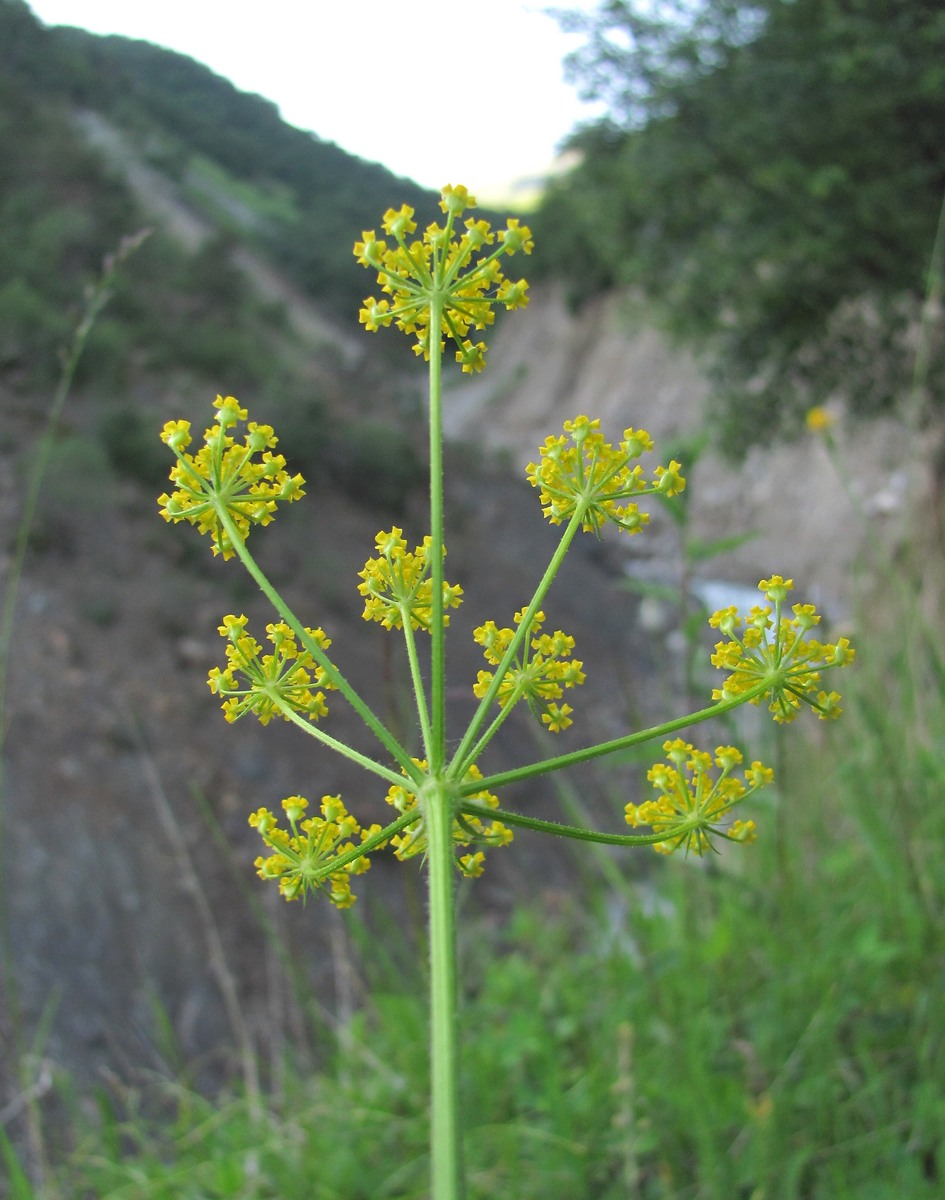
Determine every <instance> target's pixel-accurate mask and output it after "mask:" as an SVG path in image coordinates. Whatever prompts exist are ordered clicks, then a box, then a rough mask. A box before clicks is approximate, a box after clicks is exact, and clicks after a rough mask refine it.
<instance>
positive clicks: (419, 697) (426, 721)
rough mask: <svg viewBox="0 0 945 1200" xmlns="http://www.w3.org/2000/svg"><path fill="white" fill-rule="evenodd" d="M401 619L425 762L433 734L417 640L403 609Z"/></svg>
mask: <svg viewBox="0 0 945 1200" xmlns="http://www.w3.org/2000/svg"><path fill="white" fill-rule="evenodd" d="M401 617H402V618H403V630H404V642H405V643H406V646H407V661H408V662H409V664H410V679H411V681H412V683H413V694H414V698H415V701H416V705H417V719H418V720H419V722H420V733H421V735H422V737H423V750H424V753H425V755H426V758H427V761H428V762H429V761H430V758H431V756H432V753H433V733H432V730H431V727H430V712H429V709H428V708H427V697H426V692H425V690H424V687H423V677H422V675H421V674H420V662H419V660H418V658H417V639H416V638H415V637H414V636H413V627H412V626H411V624H410V612H409V610H408V609H406V608H405V609H404V610H403V611H402V612H401Z"/></svg>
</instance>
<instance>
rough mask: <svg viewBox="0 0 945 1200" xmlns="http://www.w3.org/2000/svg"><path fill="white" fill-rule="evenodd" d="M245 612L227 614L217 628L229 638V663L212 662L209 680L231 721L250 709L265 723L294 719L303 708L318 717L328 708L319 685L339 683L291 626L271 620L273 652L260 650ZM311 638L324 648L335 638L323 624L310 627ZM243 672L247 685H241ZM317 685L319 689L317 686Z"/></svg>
mask: <svg viewBox="0 0 945 1200" xmlns="http://www.w3.org/2000/svg"><path fill="white" fill-rule="evenodd" d="M247 621H248V618H247V617H246V616H240V617H234V616H228V617H224V618H223V624H222V625H221V626H220V627H219V629H220V635H221V637H225V638H227V639H228V640H229V645H228V646H227V648H226V663H227V665H226V668H225V669H224V670H222V671H221V670H220V668H219V667H214V668H213V670H212V671H211V672H210V675H209V678H208V680H207V682H208V683H209V685H210V690H211V691H213V692H215V693H216V695H218V696H222V697H223V713H224V716H225V717H226V719H227V720H228V721H231V722H232V721H237V720H239V718H240V717H242V716H245V715H246V713H248V712H251V713H255V714H256V716H257V717H258V718H259V723H260V724H261V725H268V723H269V722H270V721H271V720H272V718H273V717H282V719H283V720H284V721H289V720H291V719H292V718H291V716H290V715H289V712H287V711H286V710H291V711H292V712H297V713H300V714H301V715H302V716H303V717H306V718H307V719H308V720H310V721H318V720H319V719H320V718H321V717H324V716H326V715H327V713H328V705H327V704H326V703H325V693H324V691H322V690H321V689H323V688H333V687H334V686H335V685H334V684H333V683H331V682H330V681H329V680H328V678H327V677H326V674H325V671H324V669H323V668H322V667H320V666H319V665H318V664H317V663H316V662H315V660H314V658H313V657H312V655H311V654H310V653H309V652H308V651H307V650H304V649H300V648H299V646H298V644H297V642H296V639H295V634H294V633H293V632H292V630H291V629H290V628H289V627H288V625H285V624H283V623H282V622H279V623H278V624H273V625H267V626H266V633H267V635H268V638H269V641H270V642H271V643H272V647H273V652H272V654H262V647H261V646H260V644H259V642H257V641H256V639H255V638H254V637H252V636H251V635H250V634H248V633H247V632H246V625H247ZM305 632H306V633H307V634H308V635H309V637H310V638H311V639H312V640H313V641H314V642H316V643H317V644H318V645H319V646H320V647H321V649H322V650H327V649H328V647H329V646H330V645H331V639H330V638H328V637H326V636H325V632H324V630H322V629H307V630H306V631H305ZM240 675H242V676H243V678H244V679H245V680H246V682H247V684H248V686H247V687H243V688H241V687H240V684H239V681H238V678H237V677H238V676H240ZM313 689H315V690H313Z"/></svg>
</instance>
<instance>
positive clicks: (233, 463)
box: [158, 396, 305, 559]
mask: <svg viewBox="0 0 945 1200" xmlns="http://www.w3.org/2000/svg"><path fill="white" fill-rule="evenodd" d="M215 408H216V424H215V425H213V426H211V427H210V428H209V429H207V430H205V431H204V444H203V445H202V446H201V447H200V449H199V450H198V451H197V453H196V454H193V455H191V454H188V453H187V452H186V451H187V447H188V446H189V445H190V443H191V440H192V439H191V436H190V422H189V421H168V422H167V424H166V425H165V426H164V429H163V432H162V433H161V440H162V441H163V442H164V443H165V444H166V445H167V446H169V447H170V448H171V450H173V451H174V454H175V455H176V456H177V462H176V463H175V464H174V466H173V467H172V468H171V475H170V478H171V482H172V483H173V484H174V485H175V487H176V490H175V491H173V492H172V493H171V494H170V495H168V494H167V493H166V492H165V493H164V494H163V495H162V496H159V497H158V504H159V505H160V506H161V516H162V517H163V518H164V520H165V521H188V522H189V523H190V524H191V525H195V526H196V527H197V528H198V529H199V530H200V532H201V533H208V534H210V537H211V539H212V540H213V553H214V554H222V555H223V557H224V558H225V559H226V558H232V557H233V555H234V554H235V550H234V548H233V545H232V543H231V541H230V536H229V534H228V533H227V531H226V529H225V527H224V525H223V522H222V520H221V510H222V511H225V512H226V513H227V514H228V516H229V517H230V518H231V519H232V521H233V523H234V524H235V526H236V528H237V530H238V531H239V533H240V535H241V537H243V538H246V536H247V535H248V534H249V529H250V526H251V525H268V524H269V523H270V522H271V521H272V519H273V513H274V512H275V510H276V505H277V503H279V502H280V501H283V500H284V501H285V502H286V503H288V504H290V503H292V501H294V500H299V499H301V497H302V496H304V495H305V493H304V491H303V490H302V484H303V483H304V482H305V480H304V479H303V478H302V476H301V475H294V476H290V475H289V473H288V471H286V469H285V467H286V463H285V459H284V458H283V457H282V455H281V454H273V453H272V451H273V450H274V449H275V446H276V443H277V442H278V440H279V439H278V438H277V437H276V436H275V434H274V433H273V430H272V427H271V426H269V425H258V424H256V422H255V421H251V422H250V423H249V424H248V425H247V426H246V432H245V435H244V439H243V444H242V445H238V444H237V442H236V439H235V438H234V437H233V435H232V433H230V432H229V431H230V430H232V429H234V428H235V426H237V425H238V424H239V423H240V422H242V421H245V420H246V417H247V411H246V409H245V408H240V405H239V401H238V400H236V399H235V398H234V397H233V396H227V397H225V398H224V397H222V396H217V400H216V406H215Z"/></svg>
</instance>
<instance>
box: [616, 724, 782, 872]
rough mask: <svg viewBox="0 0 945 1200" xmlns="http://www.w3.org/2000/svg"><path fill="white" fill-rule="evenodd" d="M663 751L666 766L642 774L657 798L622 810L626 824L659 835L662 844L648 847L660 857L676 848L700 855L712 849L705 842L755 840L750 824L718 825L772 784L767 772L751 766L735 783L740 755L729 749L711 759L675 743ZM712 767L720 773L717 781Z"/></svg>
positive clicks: (678, 741) (756, 764) (721, 748)
mask: <svg viewBox="0 0 945 1200" xmlns="http://www.w3.org/2000/svg"><path fill="white" fill-rule="evenodd" d="M663 751H664V752H665V754H666V755H667V757H668V759H669V762H665V763H655V764H654V765H653V766H652V767H651V768H650V770H649V772H648V773H647V779H648V780H649V781H650V783H652V784H653V786H654V788H655V789H656V790H657V792H658V793H659V795H658V797H657V799H655V800H646V801H644V803H643V804H628V805H627V806H626V808H625V809H624V813H625V817H626V821H627V824H628V825H630V826H633V827H634V828H635V827H637V826H639V825H649V826H650V827H651V828H652V830H653V832H654V833H659V834H663V835H664V840H663V841H660V842H657V843H655V844H654V847H653V849H654V850H656V851H657V853H659V854H672V853H673V851H674V850H679V849H680V848H683V849H685V850H686V851H689V850H691V851H693V853H695V854H704V853H705V852H706V850H709V849H710V848H711V841H710V837H721V838H724V839H725V840H726V841H730V842H751V841H754V839H755V823H754V821H733V822H732V823H731V824H728V825H726V824H723V823H722V822H723V821H724V819H725V818H726V815H727V814H728V812H729V811H730V810H731V809H732V808H733V807H734V806H735V805H736V804H740V803H741V802H742V801H743V800H745V799H747V797H748V796H751V795H753V794H754V793H755V792H757V791H758V790H759V788H763V787H765V786H767V784H769V783H771V782H772V780H773V779H774V772H773V771H772V770H771V768H770V767H766V766H764V765H763V764H762V763H760V762H753V763H752V764H751V766H750V767H749V768H748V769H747V770H746V771H744V772H743V778H742V779H738V778H736V777H735V776H734V775H733V774H732V772H733V771H734V769H735V768H736V767H737V766H739V765H740V764H741V761H742V756H741V754H740V752H739V751H738V750H736V749H735V747H734V746H719V747H718V749H717V750H716V752H715V757H714V758H713V756H712V755H711V754H708V753H707V752H706V751H704V750H696V749H695V748H694V747H693V746H692V745H691V744H690V743H689V742H684V741H683V740H682V739H681V738H677V739H676V740H675V741H668V742H664V744H663ZM713 767H717V768H719V773H718V775H717V777H716V778H713Z"/></svg>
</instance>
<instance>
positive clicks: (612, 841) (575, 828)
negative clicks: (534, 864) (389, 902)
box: [459, 801, 678, 846]
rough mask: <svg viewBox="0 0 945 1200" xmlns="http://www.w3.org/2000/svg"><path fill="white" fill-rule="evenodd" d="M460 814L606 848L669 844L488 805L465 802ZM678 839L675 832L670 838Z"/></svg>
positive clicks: (662, 836)
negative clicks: (597, 844)
mask: <svg viewBox="0 0 945 1200" xmlns="http://www.w3.org/2000/svg"><path fill="white" fill-rule="evenodd" d="M459 811H460V812H464V813H468V814H469V815H470V816H471V817H481V818H483V819H484V820H489V821H502V822H504V823H505V824H506V825H518V826H520V827H521V828H522V829H533V830H535V831H536V832H537V833H551V834H554V835H555V837H566V838H574V839H575V840H576V841H579V842H597V843H599V844H601V845H604V846H652V845H654V844H655V843H656V842H665V841H666V840H667V834H666V833H597V832H596V831H595V830H593V829H581V827H580V826H579V825H562V824H561V822H560V821H542V820H539V819H538V818H537V817H524V816H522V814H521V813H514V812H509V811H508V810H507V809H504V808H489V806H488V805H486V804H476V803H474V802H472V801H463V802H462V803H461V804H460V806H459ZM677 832H678V831H677ZM676 835H677V834H676V833H675V832H674V833H673V834H672V835H670V836H673V837H675V836H676Z"/></svg>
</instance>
